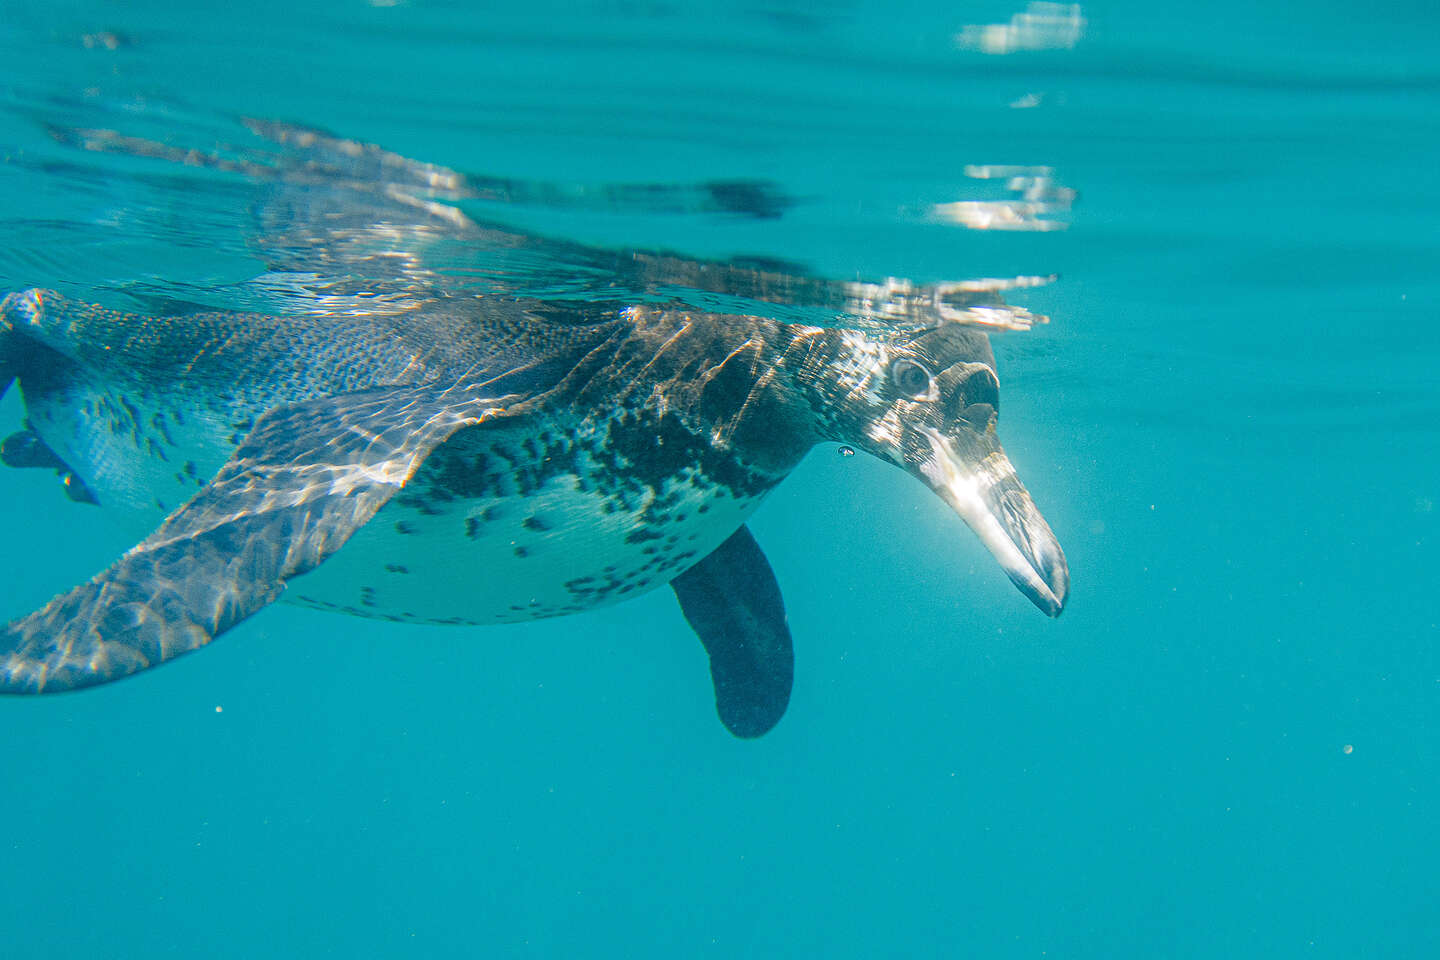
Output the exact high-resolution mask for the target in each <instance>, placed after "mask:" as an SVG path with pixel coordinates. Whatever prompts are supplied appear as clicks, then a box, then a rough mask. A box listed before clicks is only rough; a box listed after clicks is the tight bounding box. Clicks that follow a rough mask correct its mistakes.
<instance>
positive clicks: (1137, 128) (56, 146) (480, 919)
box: [0, 0, 1440, 960]
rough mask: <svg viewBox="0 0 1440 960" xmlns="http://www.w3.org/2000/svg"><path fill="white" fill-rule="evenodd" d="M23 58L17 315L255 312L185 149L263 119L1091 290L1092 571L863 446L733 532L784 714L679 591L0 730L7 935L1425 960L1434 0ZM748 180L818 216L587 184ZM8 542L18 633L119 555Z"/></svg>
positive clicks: (818, 14) (1054, 513)
mask: <svg viewBox="0 0 1440 960" xmlns="http://www.w3.org/2000/svg"><path fill="white" fill-rule="evenodd" d="M0 64H3V71H0V231H3V234H0V290H12V289H21V288H25V287H30V286H36V285H45V286H51V287H55V288H58V289H61V290H63V291H64V292H66V293H67V294H70V295H73V296H77V297H82V298H85V299H89V300H94V301H97V302H102V303H106V304H107V305H111V306H116V307H122V308H126V309H138V308H139V307H138V305H139V304H142V303H148V304H150V305H153V304H154V303H155V302H156V301H162V300H165V299H166V298H168V299H170V300H172V301H174V302H176V303H207V304H209V305H211V306H225V305H232V306H235V305H238V304H235V303H232V302H231V301H230V300H227V297H231V296H233V295H235V291H236V290H243V289H245V288H244V287H243V284H244V282H245V281H246V280H247V279H248V278H250V277H253V276H254V275H255V274H257V273H259V272H260V271H261V269H262V265H261V262H260V261H259V260H258V259H256V258H255V257H254V256H253V255H252V254H250V253H247V246H246V239H245V237H244V236H242V231H243V229H246V227H245V225H246V224H247V223H248V221H247V219H246V218H247V209H248V207H249V205H250V204H252V203H253V202H254V196H255V188H254V183H253V180H252V179H251V178H247V176H246V175H245V174H244V173H243V172H235V171H233V170H230V171H227V170H222V169H214V168H206V167H204V166H203V165H201V166H195V165H192V166H186V164H185V162H184V148H185V146H186V145H190V146H199V147H206V148H210V149H214V148H215V145H216V144H217V143H219V142H222V141H223V142H225V143H228V144H233V145H235V149H236V150H237V151H241V152H243V151H244V150H246V149H249V147H247V144H249V145H250V146H251V147H253V145H254V138H253V137H252V136H251V134H250V133H249V132H248V131H247V129H246V127H245V126H244V125H243V124H242V122H241V118H245V117H258V118H263V119H272V120H285V121H290V122H294V123H298V124H304V125H306V126H312V127H318V128H322V129H326V130H330V131H333V132H335V133H336V134H337V135H339V136H342V137H351V138H355V139H356V140H357V141H363V142H368V143H375V144H379V145H381V146H383V147H384V148H385V149H387V150H392V151H395V152H396V153H398V154H400V155H403V156H406V157H411V158H415V159H417V160H421V161H428V162H432V163H436V164H442V165H444V166H446V167H449V168H453V169H457V170H461V171H466V172H469V173H474V174H484V175H486V176H489V177H493V178H495V182H496V183H505V184H509V185H511V186H512V187H515V189H514V190H512V191H511V193H510V194H509V195H507V196H505V197H499V198H491V200H490V201H488V202H487V201H486V199H485V198H480V199H477V200H473V201H472V205H471V206H469V207H467V208H466V209H467V210H470V211H472V212H477V211H481V210H483V211H484V212H485V213H486V215H487V216H490V217H492V218H493V219H495V220H497V221H502V222H506V223H511V224H514V225H515V226H516V227H519V228H522V229H525V230H531V231H536V232H540V233H543V234H545V235H547V236H552V237H564V238H567V239H570V240H574V241H578V242H582V243H585V244H590V245H595V246H601V247H609V248H615V249H625V248H629V247H643V248H646V249H665V250H675V251H681V252H683V253H685V254H687V255H689V256H696V257H709V258H725V257H731V256H737V255H745V256H749V257H762V258H776V259H783V260H785V261H787V262H792V263H798V264H802V265H804V266H806V267H807V268H809V269H811V270H813V271H815V272H816V273H818V274H820V275H823V276H825V277H827V278H831V279H833V280H848V279H856V278H866V279H875V278H885V277H891V276H894V277H908V278H910V279H913V280H916V281H923V282H930V281H939V280H954V279H963V278H967V277H1013V276H1018V275H1037V276H1047V275H1050V274H1058V275H1059V279H1058V280H1057V281H1055V282H1053V283H1050V284H1048V285H1045V286H1041V287H1037V288H1034V289H1028V290H1015V291H1010V292H1009V293H1007V299H1009V300H1010V301H1012V302H1014V303H1018V304H1022V305H1024V306H1025V307H1027V308H1028V309H1030V310H1032V311H1034V312H1036V313H1042V314H1047V315H1049V316H1050V317H1051V318H1052V320H1051V322H1050V323H1049V324H1047V325H1040V326H1036V327H1035V328H1034V329H1032V330H1030V331H1026V332H1006V333H1001V334H997V335H996V336H995V337H994V338H993V339H994V345H995V351H996V354H997V357H998V360H999V363H1000V377H1001V383H1002V390H1003V409H1002V415H1001V420H1000V431H1001V436H1002V438H1003V440H1004V442H1005V445H1006V449H1007V450H1008V452H1009V454H1010V456H1011V459H1012V460H1013V461H1014V462H1015V464H1016V466H1017V468H1018V470H1019V472H1020V476H1021V477H1022V479H1023V480H1024V481H1025V483H1026V485H1027V487H1028V488H1029V490H1030V492H1031V494H1032V495H1033V496H1034V498H1035V500H1036V502H1037V504H1038V505H1039V507H1040V509H1041V510H1042V511H1043V512H1044V514H1045V515H1046V517H1047V519H1048V520H1049V522H1050V524H1051V526H1052V527H1053V528H1054V530H1055V532H1056V535H1057V536H1058V537H1059V539H1060V541H1061V543H1062V545H1063V546H1064V547H1065V550H1066V553H1067V556H1068V559H1069V563H1070V569H1071V574H1072V579H1073V588H1072V595H1071V601H1070V605H1069V607H1068V609H1067V610H1066V612H1065V614H1064V615H1063V616H1062V617H1061V618H1060V619H1059V620H1057V621H1051V620H1048V619H1047V618H1045V617H1044V616H1043V615H1041V614H1040V613H1038V612H1037V611H1036V610H1035V609H1034V608H1033V607H1032V606H1031V605H1030V604H1029V603H1028V602H1027V601H1026V600H1025V599H1024V598H1023V597H1022V596H1020V595H1019V594H1018V593H1017V592H1016V591H1015V590H1014V588H1013V587H1012V586H1011V585H1010V584H1009V583H1008V582H1006V579H1005V577H1004V575H1003V574H1002V573H1001V572H1000V571H999V569H998V567H997V566H996V565H995V563H994V562H993V561H992V560H991V558H990V557H989V556H988V554H986V553H985V551H984V549H983V547H981V545H980V544H979V542H978V541H977V540H976V538H975V537H974V536H973V535H972V534H971V533H970V532H969V531H968V530H967V529H966V528H965V527H964V525H963V523H962V522H961V521H960V520H959V519H958V518H957V517H956V516H955V515H954V514H953V513H952V512H951V511H950V510H949V509H948V508H947V507H945V505H944V504H943V503H941V502H940V501H939V500H938V499H937V498H936V497H935V496H934V495H932V494H931V493H930V492H929V491H927V490H926V489H924V487H923V486H922V485H920V484H919V483H917V482H915V481H914V480H912V479H911V478H909V477H907V476H906V475H905V474H904V473H902V472H901V471H899V470H896V469H893V468H891V467H888V466H886V465H884V464H881V463H879V462H877V461H873V460H869V459H867V458H865V457H862V456H856V457H843V456H840V455H838V454H837V452H836V448H835V447H834V446H823V447H820V448H817V449H816V450H815V451H814V452H813V453H812V454H811V456H810V457H809V458H808V459H807V460H806V461H805V463H804V464H802V466H801V467H800V468H799V469H798V470H797V471H796V472H795V473H794V474H793V475H792V476H791V477H790V478H789V479H788V480H787V481H786V482H785V483H784V484H783V485H782V486H781V487H780V488H779V489H778V490H777V491H776V492H775V493H774V494H773V495H772V496H771V497H770V499H769V500H768V501H767V502H766V504H765V505H764V506H763V507H762V508H761V510H760V512H759V513H758V514H757V515H756V517H755V518H754V519H753V521H752V522H751V528H752V530H754V532H755V534H756V536H757V538H758V539H759V540H760V542H761V543H762V544H763V545H764V546H765V548H766V551H767V553H768V555H769V557H770V560H771V562H772V564H773V566H774V568H775V571H776V574H777V576H778V578H779V580H780V583H781V585H782V587H783V588H784V590H785V594H786V601H787V606H788V611H789V618H790V625H791V629H792V631H793V633H794V637H795V646H796V657H797V664H796V681H795V690H794V695H793V698H792V700H791V704H790V709H789V713H788V715H787V716H786V717H785V719H784V720H783V721H782V722H781V723H780V725H779V726H778V727H777V728H776V729H775V730H774V731H773V732H772V733H770V734H769V735H767V736H766V737H764V738H762V739H760V740H758V741H754V742H742V741H739V740H736V739H733V738H732V737H731V736H730V735H729V734H728V733H726V731H725V730H724V728H723V727H722V726H721V725H720V724H719V722H718V721H717V720H716V717H715V712H714V703H713V696H712V692H711V688H710V681H709V677H708V672H707V669H706V662H705V657H704V652H703V650H702V649H701V647H700V644H699V643H698V642H697V641H696V640H695V638H694V636H693V635H692V634H691V633H690V631H689V630H688V628H687V627H686V626H685V624H684V622H683V620H682V618H681V616H680V614H679V611H678V608H677V607H676V605H675V603H674V600H673V598H672V597H671V595H670V593H669V591H656V592H653V593H651V594H648V595H646V596H644V597H642V598H640V599H637V600H634V601H631V602H628V603H625V604H622V605H619V606H614V607H609V608H605V609H602V610H599V611H596V612H594V613H590V614H586V615H581V616H574V617H569V618H563V619H557V620H549V621H540V622H535V623H531V624H523V625H518V626H507V627H490V628H477V629H470V628H439V627H408V626H401V625H396V624H389V623H380V622H371V621H366V620H359V619H351V618H344V617H337V616H332V615H327V614H321V613H315V612H310V611H307V610H301V609H298V608H294V607H289V606H285V605H278V606H275V607H271V608H270V609H268V610H266V611H264V612H263V613H262V614H260V615H258V616H256V617H255V618H254V619H252V620H251V621H248V622H247V623H245V624H243V625H241V626H240V627H238V628H237V629H235V630H233V631H231V632H230V633H229V634H227V635H226V636H225V637H223V638H222V639H221V640H220V641H219V642H217V643H215V644H214V645H213V646H211V647H209V648H207V649H206V650H204V651H202V652H200V653H199V654H197V655H195V656H190V657H184V658H182V659H180V660H179V661H177V662H175V663H174V664H171V665H167V666H165V667H164V668H163V669H159V670H155V671H152V672H147V673H145V674H143V675H142V676H139V677H137V678H135V679H132V680H129V681H126V682H123V683H118V684H114V685H108V686H103V687H99V688H95V689H93V690H90V691H87V692H84V693H80V694H74V695H63V696H55V697H39V698H7V699H4V700H0V756H3V758H4V772H3V776H0V825H3V828H0V930H3V931H4V933H3V943H0V956H3V957H4V958H7V960H31V958H51V957H106V958H142V957H143V958H149V957H159V956H180V957H198V956H204V957H215V958H222V957H255V956H272V957H313V956H341V957H490V956H497V957H501V956H564V957H622V956H623V957H650V956H655V957H673V956H713V957H727V958H728V957H768V956H827V957H926V956H965V957H1006V958H1008V957H1097V958H1099V957H1103V958H1115V957H1166V958H1172V957H1173V958H1180V957H1248V956H1266V957H1350V958H1353V957H1385V958H1398V957H1432V956H1437V955H1440V870H1437V861H1440V745H1437V740H1440V656H1437V653H1436V647H1437V641H1440V626H1437V624H1440V613H1437V608H1436V598H1437V594H1440V574H1437V562H1436V550H1437V545H1440V514H1437V512H1436V502H1437V501H1440V372H1437V371H1440V162H1437V157H1440V10H1437V8H1436V7H1435V6H1434V5H1433V4H1429V3H1420V2H1413V0H1411V2H1395V3H1389V4H1378V5H1375V4H1372V5H1363V6H1362V5H1357V4H1353V3H1339V2H1312V3H1293V2H1292V3H1269V4H1259V5H1257V4H1253V3H1241V2H1237V0H1224V2H1220V3H1215V4H1207V5H1176V4H1163V5H1162V4H1143V3H1138V2H1122V0H1106V2H1094V3H1085V4H1083V5H1080V6H1072V5H1057V4H1031V5H1030V6H1029V7H1022V6H1020V5H1018V4H1017V3H1016V2H1015V0H1006V2H999V0H994V2H990V0H987V2H970V3H938V2H929V3H925V2H917V3H907V2H888V3H878V2H845V0H838V2H834V3H829V4H825V5H814V4H808V3H786V2H778V0H776V2H736V3H720V2H678V0H677V2H663V0H656V2H644V0H636V2H623V0H616V2H604V0H597V2H575V3H556V2H547V0H539V2H531V3H527V4H523V5H518V6H513V7H512V6H506V7H500V6H491V5H484V4H469V3H461V2H454V0H452V2H427V0H410V2H380V0H373V2H371V3H364V2H360V0H338V2H331V3H321V2H306V0H290V2H286V3H279V2H273V0H253V2H248V3H245V4H235V5H220V4H205V3H201V4H194V3H190V4H180V3H175V2H161V0H130V2H127V3H125V4H123V5H119V4H107V3H99V2H89V3H87V2H78V0H76V2H47V3H44V4H30V3H21V2H19V0H0ZM95 130H106V131H116V132H118V134H120V135H123V136H132V137H136V138H147V139H148V140H149V141H152V142H160V143H172V144H175V145H177V151H178V152H177V153H175V154H174V155H172V156H169V157H164V158H161V157H155V156H136V155H127V154H125V153H124V152H105V151H97V150H94V149H87V146H86V144H87V142H88V141H87V135H86V134H85V133H83V132H77V131H95ZM177 160H178V161H179V162H177ZM711 181H744V182H755V183H761V182H763V183H767V184H770V185H771V186H770V187H768V188H767V189H770V190H773V191H774V194H773V195H774V196H776V197H779V198H784V199H785V200H786V202H785V203H783V204H780V205H779V206H778V207H777V208H776V209H775V210H767V211H762V212H765V213H769V214H774V215H766V216H745V215H741V214H737V213H734V212H729V213H727V212H725V211H716V210H712V209H700V208H698V207H697V208H693V209H692V208H690V207H687V206H686V205H685V204H684V203H677V204H675V205H673V207H672V208H665V209H661V208H660V207H659V206H655V205H652V206H651V207H645V206H644V205H643V204H642V205H634V204H631V205H626V204H622V203H615V204H608V203H607V201H606V200H605V197H606V196H608V195H607V194H605V192H604V191H603V190H600V191H597V190H593V189H592V190H588V191H587V190H580V189H578V188H572V187H565V186H563V185H572V186H573V185H576V184H582V185H583V184H685V183H696V182H711ZM525 184H531V185H534V184H542V185H543V184H549V185H552V187H551V188H546V189H540V188H534V189H528V192H527V189H520V188H519V187H518V186H516V185H520V186H523V185H525ZM557 184H558V185H562V187H559V188H555V187H553V185H557ZM597 197H598V198H599V199H597ZM237 285H238V286H237ZM251 305H252V306H253V304H251ZM22 415H23V414H22V405H21V403H20V398H19V396H18V395H17V394H16V392H15V391H11V392H10V393H9V394H8V395H7V396H6V397H5V398H4V400H3V402H0V434H4V433H8V432H10V431H12V430H15V429H18V428H19V425H20V422H21V417H22ZM0 524H3V527H0V529H3V536H4V543H5V547H6V549H5V550H4V552H3V557H0V583H3V588H0V616H4V617H6V618H12V617H17V616H20V615H23V614H24V613H26V612H28V611H30V610H32V609H34V608H35V607H37V606H39V605H41V604H43V603H44V602H45V601H46V600H47V599H49V597H51V596H52V595H53V594H55V593H57V592H59V591H60V590H62V589H65V588H68V587H69V586H71V585H72V584H74V583H76V582H79V581H81V580H84V579H86V578H88V577H89V576H90V575H91V574H93V573H94V572H96V571H97V570H99V569H101V568H102V567H103V566H105V565H106V564H108V563H109V562H110V560H112V559H113V558H114V557H115V556H116V555H117V554H119V553H120V552H121V551H123V550H124V549H126V548H127V547H128V546H129V545H130V543H131V540H130V538H129V537H128V536H127V535H126V534H124V533H123V532H121V531H120V530H118V529H114V528H111V527H110V526H108V525H107V524H106V522H105V521H104V519H103V515H102V514H101V513H99V512H98V511H95V510H94V509H93V508H90V507H86V506H82V505H78V504H74V503H71V502H70V501H69V500H67V499H66V497H65V495H64V493H63V491H62V489H61V488H60V485H59V484H58V483H57V482H56V479H55V477H54V476H53V475H50V474H47V473H46V472H45V471H15V470H4V471H0Z"/></svg>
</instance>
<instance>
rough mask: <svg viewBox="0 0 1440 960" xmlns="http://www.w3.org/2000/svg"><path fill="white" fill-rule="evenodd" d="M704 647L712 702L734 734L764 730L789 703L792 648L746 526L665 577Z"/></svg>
mask: <svg viewBox="0 0 1440 960" xmlns="http://www.w3.org/2000/svg"><path fill="white" fill-rule="evenodd" d="M670 586H671V588H672V589H673V590H674V591H675V597H676V598H677V599H678V600H679V601H680V609H681V610H683V611H684V613H685V619H686V620H687V621H689V623H690V626H691V628H693V629H694V631H695V633H696V634H697V635H699V637H700V642H701V643H703V644H704V645H705V652H706V653H707V654H709V655H710V678H711V680H712V681H714V684H715V710H716V712H717V713H719V714H720V721H721V722H722V723H724V724H725V727H726V729H727V730H729V731H730V732H731V733H733V734H734V735H735V736H737V737H743V738H746V739H749V738H752V737H758V736H761V735H762V734H765V733H767V732H769V731H770V729H771V728H772V727H774V726H775V724H777V723H779V722H780V718H781V717H782V716H784V714H785V707H786V706H787V705H788V704H789V703H790V686H791V683H792V681H793V679H794V676H795V654H794V650H793V648H792V646H791V642H790V628H789V627H788V626H787V625H786V623H785V601H784V599H783V598H782V597H781V596H780V587H779V585H778V584H777V583H776V582H775V573H774V571H772V570H771V569H770V563H769V561H767V560H766V559H765V554H764V553H763V552H762V551H761V549H760V545H759V544H758V543H756V542H755V538H754V537H753V536H751V534H750V530H749V529H748V528H747V527H743V526H742V527H741V528H740V529H739V530H736V531H735V532H734V533H733V534H731V535H730V538H729V539H728V540H726V541H725V542H724V543H722V544H721V545H720V546H719V547H716V548H715V550H714V551H713V552H712V553H711V554H710V555H709V556H708V557H706V558H705V559H704V560H701V561H700V562H699V563H697V564H696V565H695V566H693V567H691V568H690V569H689V570H686V571H685V572H684V573H682V574H680V576H678V577H676V578H675V579H674V580H672V581H671V582H670Z"/></svg>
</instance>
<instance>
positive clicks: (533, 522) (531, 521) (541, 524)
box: [520, 516, 550, 530]
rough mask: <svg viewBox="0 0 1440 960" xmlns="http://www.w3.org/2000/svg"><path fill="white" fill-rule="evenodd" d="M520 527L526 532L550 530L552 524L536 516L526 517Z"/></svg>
mask: <svg viewBox="0 0 1440 960" xmlns="http://www.w3.org/2000/svg"><path fill="white" fill-rule="evenodd" d="M520 525H521V526H522V527H524V528H525V529H526V530H549V529H550V524H548V523H546V522H545V521H544V520H542V519H540V518H539V517H536V516H531V517H526V518H525V519H524V520H522V521H521V523H520Z"/></svg>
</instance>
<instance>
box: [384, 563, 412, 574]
mask: <svg viewBox="0 0 1440 960" xmlns="http://www.w3.org/2000/svg"><path fill="white" fill-rule="evenodd" d="M385 569H386V570H387V571H389V572H390V573H409V572H410V568H409V567H407V566H405V565H404V564H401V563H387V564H385Z"/></svg>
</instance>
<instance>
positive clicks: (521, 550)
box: [515, 547, 530, 558]
mask: <svg viewBox="0 0 1440 960" xmlns="http://www.w3.org/2000/svg"><path fill="white" fill-rule="evenodd" d="M515 556H517V557H521V558H524V557H528V556H530V551H529V550H528V549H526V548H525V547H516V548H515Z"/></svg>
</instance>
